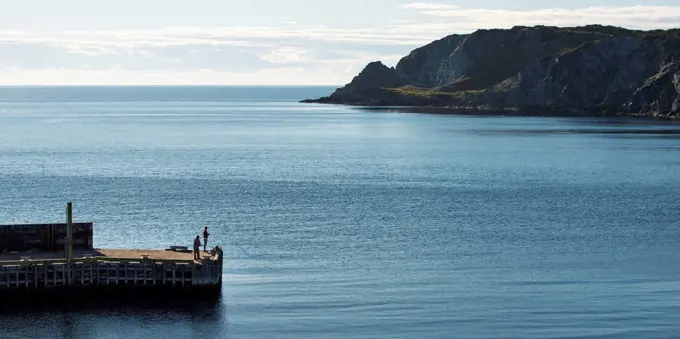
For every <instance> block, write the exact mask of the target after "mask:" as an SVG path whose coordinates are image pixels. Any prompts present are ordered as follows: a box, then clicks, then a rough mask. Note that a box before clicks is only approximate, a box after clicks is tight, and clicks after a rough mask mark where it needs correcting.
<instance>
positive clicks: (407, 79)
mask: <svg viewBox="0 0 680 339" xmlns="http://www.w3.org/2000/svg"><path fill="white" fill-rule="evenodd" d="M304 102H319V103H337V104H351V105H369V106H376V105H379V106H433V107H448V108H458V109H461V108H463V109H472V110H485V111H499V112H502V111H509V110H512V111H520V112H527V113H529V112H532V111H533V112H542V113H541V114H546V115H547V114H554V115H561V114H583V115H641V116H654V117H663V118H678V117H680V30H667V31H661V30H657V31H633V30H627V29H623V28H618V27H611V26H599V25H593V26H585V27H571V28H558V27H545V26H536V27H515V28H512V29H507V30H502V29H493V30H478V31H476V32H474V33H472V34H469V35H451V36H448V37H445V38H443V39H440V40H437V41H434V42H432V43H430V44H428V45H426V46H423V47H421V48H418V49H415V50H414V51H412V52H411V53H410V54H409V55H408V56H406V57H404V58H402V59H401V60H400V61H399V63H398V64H397V65H396V67H394V68H390V67H387V66H385V65H383V64H382V63H380V62H372V63H370V64H368V66H366V68H365V69H364V70H363V71H362V72H361V73H360V74H359V75H357V76H356V77H355V78H354V79H353V80H352V82H350V83H349V84H347V85H346V86H344V87H342V88H339V89H338V90H336V91H335V92H334V93H333V94H331V95H330V96H329V97H324V98H320V99H314V100H305V101H304Z"/></svg>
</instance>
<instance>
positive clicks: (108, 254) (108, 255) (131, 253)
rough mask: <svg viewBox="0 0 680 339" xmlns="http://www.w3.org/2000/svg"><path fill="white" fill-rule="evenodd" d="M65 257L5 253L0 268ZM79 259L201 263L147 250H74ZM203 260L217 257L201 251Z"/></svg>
mask: <svg viewBox="0 0 680 339" xmlns="http://www.w3.org/2000/svg"><path fill="white" fill-rule="evenodd" d="M65 257H66V252H65V251H4V252H0V266H1V265H3V262H17V261H21V260H22V259H26V260H30V261H42V260H56V259H64V258H65ZM79 258H98V259H101V260H106V259H109V260H117V259H127V260H134V259H137V260H140V259H150V260H153V261H174V262H196V263H200V261H199V260H194V253H193V252H176V251H168V250H146V249H108V248H106V249H103V248H95V249H74V250H73V259H74V260H78V259H79ZM201 259H202V260H211V261H214V260H216V257H215V256H214V255H212V254H211V253H210V251H203V250H202V249H201Z"/></svg>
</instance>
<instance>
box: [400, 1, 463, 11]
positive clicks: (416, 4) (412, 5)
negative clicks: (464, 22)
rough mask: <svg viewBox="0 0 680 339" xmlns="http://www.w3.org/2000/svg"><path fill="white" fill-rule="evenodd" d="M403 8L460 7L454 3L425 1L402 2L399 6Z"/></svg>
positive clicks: (441, 8)
mask: <svg viewBox="0 0 680 339" xmlns="http://www.w3.org/2000/svg"><path fill="white" fill-rule="evenodd" d="M399 7H401V8H404V9H424V10H452V9H457V8H460V7H458V6H456V5H448V4H431V3H426V2H413V3H410V4H403V5H401V6H399Z"/></svg>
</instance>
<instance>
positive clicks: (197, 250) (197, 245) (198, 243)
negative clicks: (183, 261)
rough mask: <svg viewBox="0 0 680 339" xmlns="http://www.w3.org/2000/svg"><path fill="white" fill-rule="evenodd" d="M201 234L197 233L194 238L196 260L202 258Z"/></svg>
mask: <svg viewBox="0 0 680 339" xmlns="http://www.w3.org/2000/svg"><path fill="white" fill-rule="evenodd" d="M200 252H201V236H200V235H198V234H197V235H196V238H195V239H194V259H195V260H201V253H200Z"/></svg>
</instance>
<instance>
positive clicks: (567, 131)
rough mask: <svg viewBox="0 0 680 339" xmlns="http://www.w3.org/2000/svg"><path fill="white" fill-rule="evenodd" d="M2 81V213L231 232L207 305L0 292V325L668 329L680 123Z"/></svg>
mask: <svg viewBox="0 0 680 339" xmlns="http://www.w3.org/2000/svg"><path fill="white" fill-rule="evenodd" d="M332 90H333V88H329V87H2V88H0V224H4V223H24V222H27V223H28V222H31V223H40V222H62V221H63V220H64V206H65V204H66V202H67V201H72V202H73V205H74V219H75V220H76V221H92V222H94V242H95V247H100V248H153V249H163V248H166V247H168V246H170V245H185V246H188V245H190V244H191V242H192V239H193V237H194V236H195V235H196V234H198V233H199V232H200V230H201V229H202V227H203V225H206V226H208V228H209V230H210V232H211V238H210V242H212V244H209V245H216V244H219V245H222V246H223V248H224V251H225V255H226V259H225V267H224V272H223V280H224V281H223V286H222V295H221V296H220V298H219V300H217V301H215V302H214V303H210V302H208V303H206V302H196V303H195V304H192V303H184V304H181V305H156V304H146V305H140V304H134V305H132V304H126V303H120V304H118V303H116V304H106V305H101V304H92V303H88V302H87V301H86V300H83V303H82V305H70V306H68V307H60V306H54V305H44V306H43V307H36V308H26V309H19V310H10V309H6V308H5V309H3V308H2V304H1V302H0V328H1V330H2V334H1V336H2V338H53V337H54V338H157V337H161V338H677V337H678V336H680V264H679V263H678V262H679V260H678V258H679V257H680V208H678V204H679V203H680V199H679V197H680V125H678V124H671V123H666V122H658V121H651V120H642V119H624V118H621V119H613V118H565V117H562V118H557V117H503V116H465V115H447V114H418V113H409V112H408V111H407V110H394V109H371V110H368V109H362V108H355V107H346V106H326V105H314V104H299V103H297V101H299V100H301V99H305V98H313V97H319V96H323V95H328V94H330V93H331V92H332Z"/></svg>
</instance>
